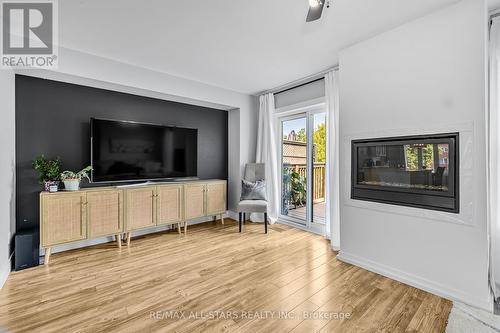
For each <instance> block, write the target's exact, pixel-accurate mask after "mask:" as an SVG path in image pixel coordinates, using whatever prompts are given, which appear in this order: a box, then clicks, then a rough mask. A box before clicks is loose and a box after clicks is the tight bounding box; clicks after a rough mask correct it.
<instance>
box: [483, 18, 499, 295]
mask: <svg viewBox="0 0 500 333" xmlns="http://www.w3.org/2000/svg"><path fill="white" fill-rule="evenodd" d="M499 61H500V17H495V18H493V22H492V25H491V30H490V107H489V112H488V117H487V119H486V120H487V126H488V128H487V133H488V227H489V229H488V232H489V240H490V267H489V271H490V284H491V288H492V290H493V293H494V295H495V298H498V297H500V220H499V218H500V198H499V189H500V155H499V153H498V152H499V148H500V141H499V140H500V135H499V130H500V117H499V103H498V102H499V96H500V86H499V82H498V81H499V73H498V70H499Z"/></svg>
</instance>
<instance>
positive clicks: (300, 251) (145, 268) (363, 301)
mask: <svg viewBox="0 0 500 333" xmlns="http://www.w3.org/2000/svg"><path fill="white" fill-rule="evenodd" d="M263 229H264V228H263V226H262V225H261V224H249V223H247V224H246V225H245V230H244V232H243V233H241V234H239V233H238V232H237V226H236V224H235V221H231V220H226V223H225V225H224V226H222V225H221V224H220V223H218V224H217V225H214V224H213V223H206V224H202V225H197V226H192V227H190V228H189V230H188V234H187V236H184V235H183V236H179V235H178V234H177V232H176V231H170V232H163V233H157V234H153V235H148V236H143V237H138V238H133V239H132V243H131V246H130V248H127V247H126V246H124V247H122V249H121V250H120V249H118V248H116V246H115V244H113V243H109V244H104V245H97V246H93V247H88V248H85V249H79V250H74V251H69V252H63V253H56V254H53V255H52V257H51V263H50V265H49V266H39V267H37V268H34V269H29V270H25V271H21V272H14V273H12V274H11V275H10V277H9V279H8V281H7V283H6V284H5V286H4V287H3V289H2V290H1V292H0V326H1V327H2V328H6V329H8V330H10V331H12V332H44V333H47V332H210V331H212V332H221V331H227V332H252V333H256V332H308V333H309V332H318V331H321V332H376V331H378V332H405V331H406V332H443V331H444V329H445V326H446V321H447V318H448V315H449V311H450V308H451V303H450V302H449V301H447V300H444V299H442V298H439V297H437V296H434V295H431V294H429V293H426V292H424V291H421V290H418V289H415V288H412V287H409V286H407V285H404V284H402V283H399V282H396V281H394V280H391V279H387V278H384V277H382V276H380V275H377V274H375V273H371V272H368V271H366V270H363V269H361V268H358V267H355V266H352V265H349V264H346V263H342V262H340V261H338V260H336V259H335V253H334V252H332V251H331V250H330V248H329V243H328V242H327V241H325V240H324V239H323V238H322V237H320V236H317V235H313V234H310V233H307V232H304V231H301V230H297V229H293V228H290V227H287V226H283V225H273V226H271V227H270V230H269V234H268V235H265V234H264V233H263V231H264V230H263ZM169 311H171V312H169ZM175 311H177V312H175ZM342 313H343V314H344V316H346V315H347V314H350V318H349V319H335V318H336V316H340V315H342ZM304 314H307V315H309V316H311V315H317V316H322V318H317V319H315V320H310V319H304V317H303V316H304ZM168 316H171V317H174V318H169V317H168ZM176 316H179V317H182V316H185V318H178V317H176ZM328 316H330V317H331V319H328ZM0 331H1V328H0Z"/></svg>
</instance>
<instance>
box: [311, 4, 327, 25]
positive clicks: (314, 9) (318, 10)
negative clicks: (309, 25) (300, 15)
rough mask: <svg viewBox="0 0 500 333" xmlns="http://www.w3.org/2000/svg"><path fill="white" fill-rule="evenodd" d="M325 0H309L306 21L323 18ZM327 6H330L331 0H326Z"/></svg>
mask: <svg viewBox="0 0 500 333" xmlns="http://www.w3.org/2000/svg"><path fill="white" fill-rule="evenodd" d="M324 6H325V0H309V12H308V13H307V18H306V22H312V21H316V20H318V19H320V18H321V14H322V13H323V7H324ZM326 8H330V1H329V0H326Z"/></svg>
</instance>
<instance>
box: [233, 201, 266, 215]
mask: <svg viewBox="0 0 500 333" xmlns="http://www.w3.org/2000/svg"><path fill="white" fill-rule="evenodd" d="M238 211H239V212H242V213H265V212H267V201H265V200H242V201H240V203H239V204H238Z"/></svg>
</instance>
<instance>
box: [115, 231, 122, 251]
mask: <svg viewBox="0 0 500 333" xmlns="http://www.w3.org/2000/svg"><path fill="white" fill-rule="evenodd" d="M115 238H116V242H117V243H118V248H119V249H121V248H122V235H121V234H116V235H115Z"/></svg>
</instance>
